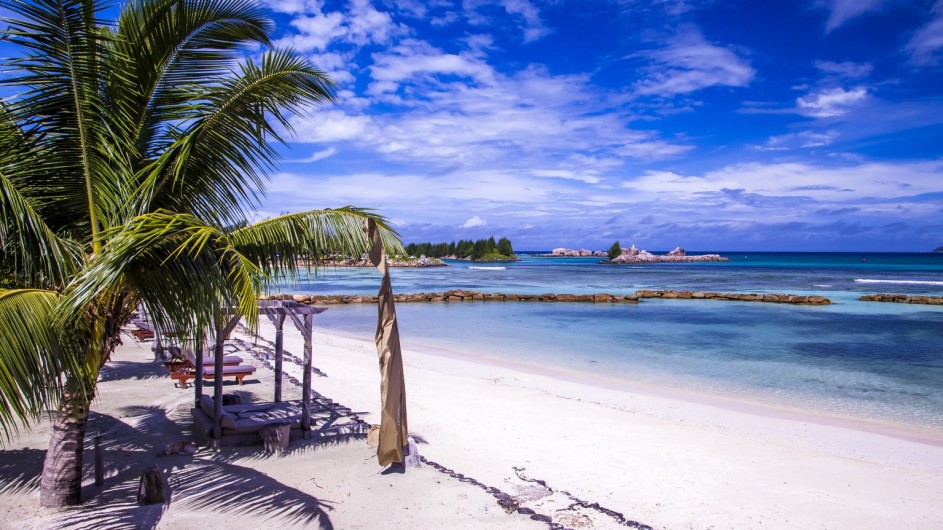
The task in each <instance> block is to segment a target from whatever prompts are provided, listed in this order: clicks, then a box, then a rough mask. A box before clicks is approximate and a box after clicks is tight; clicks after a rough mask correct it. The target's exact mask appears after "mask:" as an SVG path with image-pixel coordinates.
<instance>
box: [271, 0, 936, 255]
mask: <svg viewBox="0 0 943 530" xmlns="http://www.w3.org/2000/svg"><path fill="white" fill-rule="evenodd" d="M262 4H263V5H265V6H266V8H267V9H269V10H270V13H271V16H272V18H273V20H275V22H276V24H277V27H278V45H279V46H291V47H293V48H295V49H296V50H297V51H298V52H300V53H302V54H304V55H306V56H308V57H310V59H311V61H312V62H314V63H315V64H316V65H318V66H319V67H321V68H322V69H323V70H325V71H326V72H328V73H329V75H330V76H331V77H332V78H333V79H334V80H336V81H337V83H338V96H339V98H338V103H337V104H336V105H333V106H329V107H324V108H321V109H318V110H315V111H313V112H312V113H311V114H310V115H308V116H306V117H304V118H302V117H298V119H297V120H295V122H294V127H295V132H296V136H295V137H294V139H293V140H292V142H291V143H290V144H289V145H288V146H287V147H288V148H287V149H285V150H284V161H283V164H282V165H281V166H280V168H279V171H278V172H277V174H276V175H275V176H274V178H273V180H272V183H271V187H270V190H269V194H268V197H267V198H266V199H265V201H264V202H263V204H262V207H261V209H260V211H259V215H260V216H261V217H265V216H270V215H275V214H278V213H281V212H290V211H299V210H305V209H311V208H322V207H335V206H341V205H346V204H354V205H357V206H365V207H372V208H376V209H378V210H379V211H380V212H381V213H382V214H384V215H386V216H387V217H389V218H390V219H391V220H392V221H393V222H394V224H395V226H396V228H397V229H398V230H399V232H400V233H401V235H402V236H403V240H404V241H405V242H415V241H449V240H457V239H477V238H480V237H487V236H491V235H494V236H495V237H502V236H504V237H508V238H510V239H511V240H512V241H513V242H514V244H515V248H517V249H519V250H537V249H549V248H553V247H558V246H567V247H588V248H593V249H605V248H608V246H609V245H610V244H611V243H612V242H613V241H615V240H619V241H621V242H622V244H623V246H628V245H630V244H635V245H636V246H638V247H640V248H645V249H649V250H663V249H670V248H674V247H675V246H677V245H680V246H682V247H684V248H686V249H689V250H710V249H730V250H838V251H927V250H930V249H933V248H935V247H937V246H940V245H943V146H941V139H943V0H937V1H935V2H934V1H921V0H905V1H895V0H795V1H782V2H780V1H772V0H770V1H740V2H721V1H700V0H689V1H683V0H678V1H676V0H664V1H630V0H582V1H566V0H555V1H553V0H552V1H548V2H541V1H538V0H432V1H429V2H421V1H417V0H403V1H399V0H373V1H371V0H351V1H340V2H334V1H319V0H262Z"/></svg>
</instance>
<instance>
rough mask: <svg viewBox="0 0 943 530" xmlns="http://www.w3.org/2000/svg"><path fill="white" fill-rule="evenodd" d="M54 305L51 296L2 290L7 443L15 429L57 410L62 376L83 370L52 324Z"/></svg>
mask: <svg viewBox="0 0 943 530" xmlns="http://www.w3.org/2000/svg"><path fill="white" fill-rule="evenodd" d="M58 300H59V295H58V294H57V293H55V292H52V291H44V290H38V289H3V290H0V427H2V428H3V431H4V434H5V435H6V438H7V439H10V437H11V435H13V434H15V433H16V432H18V431H17V425H18V424H22V423H26V424H28V423H29V421H30V420H34V419H36V418H37V417H39V415H41V414H42V413H43V412H44V411H45V410H47V409H49V408H54V407H55V406H56V404H57V401H56V400H57V398H58V397H59V396H60V395H61V392H62V391H63V384H62V383H61V379H60V376H61V374H63V373H64V372H69V373H77V372H82V371H83V370H84V363H83V358H82V355H81V353H80V352H79V351H78V350H77V349H76V347H75V344H74V343H73V342H71V341H69V340H68V337H65V338H64V337H63V336H62V335H60V334H59V333H57V332H56V330H55V328H54V327H53V326H51V325H50V323H51V322H52V321H53V316H54V314H55V309H56V304H57V302H58Z"/></svg>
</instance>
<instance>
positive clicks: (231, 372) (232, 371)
mask: <svg viewBox="0 0 943 530" xmlns="http://www.w3.org/2000/svg"><path fill="white" fill-rule="evenodd" d="M253 373H255V366H252V365H251V364H240V365H237V366H223V373H222V377H224V378H225V377H229V376H232V377H234V378H235V379H236V382H237V383H239V384H240V385H241V384H243V379H245V378H246V376H247V375H252V374H253ZM202 375H203V379H215V378H216V368H215V367H214V366H204V367H203V374H202ZM196 377H197V373H196V369H194V368H184V369H183V370H180V371H177V372H171V374H170V378H171V379H176V380H177V381H179V386H180V388H187V382H188V381H190V380H191V379H196Z"/></svg>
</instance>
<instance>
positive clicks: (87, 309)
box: [0, 0, 400, 506]
mask: <svg viewBox="0 0 943 530" xmlns="http://www.w3.org/2000/svg"><path fill="white" fill-rule="evenodd" d="M0 5H2V7H3V8H5V10H7V12H8V13H11V18H9V19H7V20H5V25H6V26H7V29H6V30H5V31H4V32H3V33H2V39H3V40H4V41H5V42H6V43H7V44H8V45H15V46H18V47H19V49H20V50H21V53H20V54H19V55H17V56H16V57H15V58H12V59H6V60H4V61H3V69H4V72H5V74H4V75H5V78H3V79H0V83H2V85H3V86H4V90H5V91H6V92H5V93H6V94H8V95H10V94H12V95H10V97H8V98H7V99H6V100H5V101H3V102H0V210H2V213H3V216H2V221H0V427H2V429H3V431H4V433H5V434H6V436H7V438H8V439H9V438H10V437H11V436H13V435H15V433H16V432H17V429H18V426H20V425H29V424H30V423H31V422H32V421H35V420H36V419H37V418H39V417H40V416H41V415H42V414H43V412H44V411H45V410H49V409H55V410H56V412H55V414H54V418H53V434H52V438H51V440H50V444H49V450H48V451H47V454H46V461H45V464H44V468H43V475H42V480H41V486H40V490H41V502H42V504H43V505H45V506H61V505H67V504H77V503H79V502H80V500H81V476H82V473H81V471H82V460H81V457H82V449H83V441H84V437H85V427H86V423H87V418H88V412H89V404H90V403H91V400H92V399H93V398H94V396H95V381H96V379H97V377H98V374H99V371H100V369H101V368H102V366H103V365H104V363H105V362H106V361H107V360H108V358H109V355H110V354H111V352H112V351H113V349H114V348H115V347H116V345H117V344H119V343H120V336H119V334H120V330H121V327H122V326H123V325H124V324H125V323H126V322H127V321H128V319H129V315H130V314H131V313H132V311H133V310H134V309H135V308H136V307H138V306H139V305H143V306H144V307H145V308H146V309H147V310H148V311H149V313H150V314H151V315H153V316H154V317H155V320H156V325H157V326H158V327H159V328H162V329H168V328H174V329H175V330H177V331H178V332H180V333H182V334H183V335H185V336H188V337H191V338H192V337H197V336H199V335H200V334H202V333H204V332H205V330H207V329H212V328H213V326H214V324H215V323H216V322H217V321H218V320H219V319H220V316H221V315H223V314H225V313H232V312H233V311H234V310H236V311H238V312H240V313H241V314H242V315H244V316H245V318H246V319H247V320H248V321H249V323H250V324H253V325H254V324H255V322H256V321H257V320H256V319H257V300H258V297H259V295H260V294H261V293H263V292H264V291H265V290H266V289H268V288H269V287H270V286H271V285H272V284H273V282H275V281H277V280H278V279H280V278H285V277H286V276H287V277H288V278H294V277H295V270H296V267H297V266H298V263H299V261H303V260H308V259H311V258H317V257H318V256H323V255H326V254H328V253H333V252H345V253H348V254H359V253H361V252H364V251H366V250H367V249H368V246H369V241H368V240H367V238H366V236H365V234H364V233H363V230H362V226H363V223H364V221H365V220H366V219H374V221H376V222H377V223H378V225H379V226H380V227H381V229H382V233H383V237H384V239H385V242H386V243H387V244H389V245H390V247H389V248H393V249H399V248H400V247H399V242H398V241H397V240H396V235H395V233H394V232H393V231H392V230H391V229H390V228H389V226H388V225H387V224H386V223H385V221H384V219H383V218H382V217H379V216H377V215H375V214H373V213H372V212H370V211H368V210H363V209H358V208H354V207H344V208H339V209H334V210H311V211H307V212H300V213H293V214H288V215H283V216H280V217H276V218H273V219H269V220H266V221H263V222H259V223H256V224H251V223H250V222H249V220H250V219H251V215H252V210H253V208H254V207H255V206H256V205H257V204H258V199H259V198H260V197H261V195H262V194H263V193H264V189H265V182H266V179H267V177H268V175H269V174H270V171H271V170H272V169H273V168H274V164H275V162H276V161H277V152H276V150H275V147H274V145H273V142H274V143H277V142H279V141H281V138H280V137H279V130H288V131H290V126H289V122H288V117H289V115H290V114H293V113H298V112H300V111H304V110H306V109H307V108H309V107H311V106H313V105H318V104H323V103H327V102H331V101H333V98H334V96H333V90H332V82H331V81H330V79H328V78H327V77H326V76H325V75H324V74H322V73H321V72H320V71H318V70H317V69H316V68H314V67H313V66H311V65H310V64H309V63H308V62H307V61H305V60H304V59H302V58H300V57H299V56H298V55H297V54H295V53H294V52H292V51H291V50H280V49H276V48H273V47H272V45H271V43H270V40H269V35H270V33H271V31H272V27H271V23H270V22H269V21H268V20H267V19H266V18H265V17H264V16H262V14H261V13H260V12H259V11H258V9H257V8H256V7H255V5H256V4H255V2H252V1H251V0H130V1H129V2H128V3H126V4H124V5H123V6H122V7H121V10H120V13H118V18H117V20H116V21H114V22H113V23H111V24H106V23H104V21H101V20H99V19H98V16H99V15H100V14H101V13H102V12H103V10H105V9H106V6H105V5H104V4H102V3H100V2H96V1H95V0H3V1H0ZM252 47H255V49H259V48H261V49H263V50H264V51H262V52H257V55H256V56H255V57H247V56H246V54H247V53H249V52H248V50H251V49H252Z"/></svg>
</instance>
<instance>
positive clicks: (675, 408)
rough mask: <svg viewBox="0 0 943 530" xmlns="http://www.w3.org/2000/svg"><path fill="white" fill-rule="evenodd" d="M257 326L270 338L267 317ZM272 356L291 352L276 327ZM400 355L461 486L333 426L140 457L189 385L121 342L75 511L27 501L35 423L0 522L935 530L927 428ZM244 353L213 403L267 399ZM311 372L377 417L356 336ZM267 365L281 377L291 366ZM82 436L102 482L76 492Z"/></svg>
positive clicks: (1, 501)
mask: <svg viewBox="0 0 943 530" xmlns="http://www.w3.org/2000/svg"><path fill="white" fill-rule="evenodd" d="M261 333H262V336H263V337H265V338H267V339H269V340H271V339H272V338H273V336H274V332H273V328H272V327H271V326H270V325H268V324H266V323H263V324H262V328H261ZM243 338H246V339H248V338H249V337H243ZM285 349H286V350H287V351H288V352H290V353H294V354H300V353H301V352H302V343H301V338H300V335H299V334H298V333H297V332H295V331H294V330H293V329H291V328H290V327H289V326H286V331H285ZM418 350H419V349H418V348H412V347H411V345H410V341H409V338H408V337H405V338H404V362H405V370H406V392H407V402H408V407H409V408H408V412H409V427H410V431H411V433H412V435H413V436H414V437H415V439H416V440H417V442H418V443H419V445H418V447H419V452H420V454H421V455H422V456H423V457H425V458H426V459H428V460H430V461H433V462H435V463H438V464H439V465H441V466H444V467H445V468H449V469H451V470H454V471H455V472H457V473H461V474H463V475H464V476H466V477H470V478H469V479H466V481H460V480H459V479H457V478H454V477H452V476H450V475H449V474H446V473H442V472H440V471H439V470H437V469H436V467H434V466H432V465H428V464H426V465H423V466H422V467H419V468H406V469H405V470H396V472H392V473H384V472H383V471H384V470H383V469H382V468H380V467H379V466H378V465H377V463H376V458H375V455H374V448H373V447H370V446H368V445H367V443H366V441H365V439H364V437H363V436H360V435H345V434H344V433H345V432H348V431H346V430H345V429H344V428H343V426H344V425H345V424H349V421H350V419H349V418H346V417H343V416H336V415H335V417H333V418H330V417H328V416H325V415H323V414H322V415H320V416H318V418H320V422H319V423H318V425H316V428H320V429H321V431H320V436H315V438H314V439H313V440H312V441H311V442H293V443H292V446H291V448H290V450H289V452H288V453H287V454H286V455H284V456H268V455H266V454H265V453H264V452H262V448H261V446H260V447H257V448H239V449H223V450H221V451H219V452H215V453H214V452H212V451H210V450H208V449H203V450H201V451H200V452H199V453H198V454H197V455H196V456H192V457H188V456H180V455H173V456H157V455H158V453H159V452H160V451H161V449H162V448H163V447H164V445H165V444H167V443H170V442H174V441H178V440H186V439H190V438H192V437H193V434H192V432H191V429H192V420H191V419H190V417H189V407H190V405H191V403H192V400H193V391H192V389H191V390H181V389H177V388H175V387H174V385H173V382H172V381H171V380H170V379H169V377H167V373H166V370H165V369H164V367H163V366H162V365H161V364H160V363H157V362H154V361H153V358H154V357H153V353H152V352H151V349H150V343H143V344H142V343H137V342H135V341H134V340H133V339H131V338H130V337H126V338H125V344H124V345H122V346H120V347H119V348H118V349H117V350H116V352H115V354H114V356H113V360H112V361H111V363H110V364H109V365H108V366H107V367H106V369H105V370H104V371H103V377H102V382H101V384H100V385H99V397H98V399H97V400H96V402H95V404H94V412H93V414H92V418H91V422H90V426H89V437H88V440H89V441H88V443H87V445H86V454H85V465H86V469H87V476H86V481H85V484H86V486H85V488H84V496H85V498H86V501H85V503H84V504H83V505H82V506H81V507H78V508H73V509H68V510H62V511H55V510H47V509H44V508H41V507H40V506H39V493H38V483H39V482H38V481H39V474H40V471H41V468H42V459H43V454H44V452H45V449H46V444H47V443H48V439H49V436H48V435H49V430H48V429H49V425H48V423H45V422H44V423H42V424H40V425H38V426H36V427H35V428H33V429H32V430H31V431H29V432H25V433H23V434H22V435H21V437H20V438H19V439H18V440H16V441H14V442H13V443H8V444H6V445H5V446H4V447H2V450H0V510H2V512H3V513H4V514H5V515H4V516H3V518H2V521H0V527H2V528H11V529H13V528H53V527H55V528H130V527H136V528H173V529H175V530H179V529H185V528H231V527H234V526H249V527H252V526H254V527H256V528H286V527H296V528H316V527H319V526H320V527H322V528H337V529H346V528H404V529H405V528H547V527H548V524H547V523H545V522H541V521H539V520H534V519H532V518H531V517H530V515H529V514H527V513H523V514H522V513H518V512H514V513H508V511H506V510H505V508H504V507H502V506H501V505H499V503H498V500H497V499H496V498H495V497H494V496H493V495H492V494H490V493H489V492H487V491H485V489H484V488H483V487H491V488H496V489H497V490H500V491H501V492H505V493H507V494H509V495H511V496H513V497H514V499H515V500H516V501H517V502H518V503H519V505H520V506H521V507H523V508H524V510H523V511H524V512H527V511H528V509H529V510H533V511H534V512H536V514H538V518H539V515H546V516H549V517H551V518H552V520H553V522H554V523H555V524H560V525H562V527H568V528H625V527H626V524H631V522H633V521H634V522H638V523H640V526H641V525H649V526H651V527H653V528H670V529H677V528H692V529H695V528H697V529H700V528H715V529H721V528H737V529H739V528H802V529H819V528H821V529H826V528H827V529H843V528H848V529H852V528H854V529H867V528H874V529H878V528H911V529H935V528H941V527H943V506H941V505H940V503H939V499H941V498H943V433H938V435H937V434H935V433H913V435H912V436H907V434H906V433H903V432H902V431H895V432H894V433H893V434H894V435H888V434H886V433H882V432H880V431H881V429H880V428H879V427H877V426H862V425H859V424H855V423H849V422H844V423H843V422H841V421H838V420H835V419H827V418H820V417H818V418H816V417H810V416H807V415H805V414H804V413H803V412H801V411H794V410H792V411H791V410H775V409H770V408H768V407H761V406H759V405H754V404H748V403H741V402H737V401H733V400H725V399H720V398H716V397H707V396H697V395H692V394H684V393H682V392H680V391H678V390H676V389H664V388H651V387H646V386H643V385H637V384H636V385H630V384H627V383H625V382H621V381H616V380H610V381H603V380H600V379H598V378H596V379H592V380H590V379H587V378H585V377H583V376H577V374H567V373H555V372H553V371H552V370H549V369H538V367H533V366H526V365H510V364H508V363H499V362H496V361H495V360H494V359H489V358H486V357H483V356H481V357H478V356H473V355H469V354H460V353H456V352H433V351H418ZM243 357H245V358H246V360H247V362H251V363H253V364H256V365H257V366H259V368H258V370H257V371H256V373H255V374H254V376H250V377H249V378H247V379H246V384H245V385H244V386H237V385H235V384H233V383H232V382H229V381H227V383H226V385H225V387H224V388H225V390H226V392H227V393H236V394H239V395H241V396H242V397H243V399H244V400H246V399H252V400H256V401H263V400H270V399H271V397H272V392H273V374H272V371H271V370H270V369H268V368H266V367H265V366H263V365H262V363H260V361H258V360H257V359H254V358H250V357H249V356H248V355H243ZM314 365H315V366H316V367H317V368H318V369H319V370H321V371H322V372H324V373H325V374H326V375H327V376H326V377H317V376H316V377H315V378H314V389H315V390H316V391H317V392H319V393H320V394H322V395H324V396H327V397H329V398H331V399H332V400H333V401H334V402H336V403H339V404H342V405H344V406H346V407H350V408H351V409H352V410H353V412H354V413H356V414H358V415H359V416H360V417H363V418H364V419H365V420H366V421H368V422H374V423H376V422H378V421H379V420H378V414H377V413H378V410H379V371H378V369H377V360H376V350H375V347H374V344H373V340H372V337H362V338H361V337H356V338H352V337H344V336H339V335H336V334H331V333H330V332H329V331H327V330H322V329H317V328H316V332H315V337H314ZM286 370H287V372H288V373H289V374H293V375H295V376H296V377H300V373H299V371H300V369H299V368H298V367H297V366H295V365H293V364H290V363H286ZM285 389H286V398H289V399H291V398H296V397H297V396H299V395H300V387H298V386H297V385H293V384H291V383H286V385H285ZM338 427H339V428H338ZM99 431H100V432H101V433H102V438H103V440H104V445H105V455H106V459H105V460H106V462H105V465H106V470H107V477H106V481H105V485H104V486H103V487H101V488H99V487H96V486H94V485H93V483H92V482H93V475H92V473H93V468H92V462H93V458H92V444H91V436H92V435H94V434H95V433H96V432H99ZM149 465H156V466H158V467H159V468H160V469H161V471H162V473H163V475H164V477H165V479H166V483H167V486H168V488H167V490H168V493H169V499H168V500H169V502H168V503H167V504H164V505H154V506H145V507H139V506H137V505H136V503H135V494H136V487H137V484H138V479H139V476H140V473H141V471H142V470H143V469H144V468H145V467H146V466H149ZM530 480H538V481H541V482H542V484H541V483H538V482H533V481H530ZM476 484H479V485H476ZM494 491H495V490H491V492H492V493H494ZM580 501H584V502H583V505H582V506H580V505H579V502H580ZM597 505H598V507H599V508H601V509H597V508H596V507H594V506H597ZM587 506H588V507H587ZM620 516H622V517H624V520H623V519H620ZM626 521H628V523H626ZM624 523H625V524H624Z"/></svg>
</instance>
